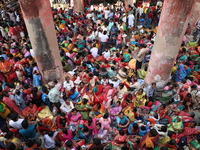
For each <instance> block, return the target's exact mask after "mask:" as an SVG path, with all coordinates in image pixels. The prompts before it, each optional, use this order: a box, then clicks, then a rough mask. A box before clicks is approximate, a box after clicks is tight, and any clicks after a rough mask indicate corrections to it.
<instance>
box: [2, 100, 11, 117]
mask: <svg viewBox="0 0 200 150" xmlns="http://www.w3.org/2000/svg"><path fill="white" fill-rule="evenodd" d="M10 113H11V111H10V110H9V109H8V108H7V106H6V105H5V104H4V103H2V102H0V116H1V117H2V118H3V119H6V118H7V116H8V114H10Z"/></svg>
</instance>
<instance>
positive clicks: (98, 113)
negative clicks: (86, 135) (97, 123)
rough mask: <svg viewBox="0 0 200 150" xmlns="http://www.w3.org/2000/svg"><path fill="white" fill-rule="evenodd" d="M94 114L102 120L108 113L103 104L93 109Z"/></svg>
mask: <svg viewBox="0 0 200 150" xmlns="http://www.w3.org/2000/svg"><path fill="white" fill-rule="evenodd" d="M92 113H93V114H94V116H95V118H101V117H102V116H103V115H104V114H105V113H106V109H105V106H104V105H103V104H96V105H95V106H94V107H93V108H92Z"/></svg>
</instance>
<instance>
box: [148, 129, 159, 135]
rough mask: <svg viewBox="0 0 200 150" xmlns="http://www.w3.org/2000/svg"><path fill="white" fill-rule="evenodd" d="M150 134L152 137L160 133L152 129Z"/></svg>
mask: <svg viewBox="0 0 200 150" xmlns="http://www.w3.org/2000/svg"><path fill="white" fill-rule="evenodd" d="M150 134H151V135H152V136H156V135H157V134H158V132H157V131H156V130H155V129H151V130H150Z"/></svg>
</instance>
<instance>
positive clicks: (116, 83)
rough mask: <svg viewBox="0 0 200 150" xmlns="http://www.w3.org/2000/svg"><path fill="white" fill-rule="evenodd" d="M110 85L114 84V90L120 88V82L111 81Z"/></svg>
mask: <svg viewBox="0 0 200 150" xmlns="http://www.w3.org/2000/svg"><path fill="white" fill-rule="evenodd" d="M109 83H110V84H111V83H112V84H113V87H114V88H117V87H118V86H119V83H120V80H117V81H113V80H111V79H109Z"/></svg>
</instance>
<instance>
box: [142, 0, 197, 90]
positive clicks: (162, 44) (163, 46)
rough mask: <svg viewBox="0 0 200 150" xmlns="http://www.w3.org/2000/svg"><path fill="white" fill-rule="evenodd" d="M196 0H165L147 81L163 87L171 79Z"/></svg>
mask: <svg viewBox="0 0 200 150" xmlns="http://www.w3.org/2000/svg"><path fill="white" fill-rule="evenodd" d="M195 2H196V0H165V1H164V5H163V10H162V13H161V18H160V22H159V26H158V31H157V35H156V39H155V44H154V47H153V51H152V54H151V58H150V62H149V67H148V71H147V75H146V77H145V83H146V84H148V85H149V84H151V83H152V82H157V85H158V87H163V86H164V85H165V84H166V83H167V82H168V80H169V78H170V75H171V71H172V67H173V65H174V62H175V60H176V57H177V54H178V52H179V48H180V45H181V42H182V39H183V36H184V33H185V31H186V28H187V25H188V22H189V20H190V17H191V13H192V11H193V9H194V5H195Z"/></svg>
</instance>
